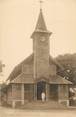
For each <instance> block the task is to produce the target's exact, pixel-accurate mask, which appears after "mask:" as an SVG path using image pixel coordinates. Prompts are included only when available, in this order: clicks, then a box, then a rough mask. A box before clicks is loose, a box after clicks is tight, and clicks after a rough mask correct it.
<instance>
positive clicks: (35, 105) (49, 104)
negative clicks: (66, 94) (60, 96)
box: [17, 101, 67, 110]
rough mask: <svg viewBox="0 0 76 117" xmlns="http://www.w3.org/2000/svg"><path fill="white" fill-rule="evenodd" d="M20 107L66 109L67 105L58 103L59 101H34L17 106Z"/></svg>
mask: <svg viewBox="0 0 76 117" xmlns="http://www.w3.org/2000/svg"><path fill="white" fill-rule="evenodd" d="M17 108H20V109H31V110H49V109H65V108H67V107H66V106H64V105H62V104H60V103H58V102H57V101H47V102H42V101H32V102H27V103H25V105H22V106H17Z"/></svg>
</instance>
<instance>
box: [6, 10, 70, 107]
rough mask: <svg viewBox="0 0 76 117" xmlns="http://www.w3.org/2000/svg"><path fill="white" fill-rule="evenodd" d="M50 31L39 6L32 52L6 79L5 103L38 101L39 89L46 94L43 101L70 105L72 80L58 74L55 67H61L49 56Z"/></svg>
mask: <svg viewBox="0 0 76 117" xmlns="http://www.w3.org/2000/svg"><path fill="white" fill-rule="evenodd" d="M51 34H52V32H50V31H48V30H47V27H46V24H45V21H44V17H43V12H42V9H40V13H39V17H38V21H37V24H36V28H35V30H34V32H33V33H32V35H31V38H32V41H33V53H32V54H31V55H30V56H29V57H27V58H26V59H25V60H24V61H22V62H21V63H20V64H18V65H17V66H16V67H15V68H14V70H13V71H12V73H11V74H10V76H9V78H8V80H7V81H9V83H8V85H7V87H6V95H5V98H4V99H5V100H6V102H7V103H8V104H11V105H13V106H14V105H15V104H16V103H17V102H20V103H21V105H24V104H25V103H26V102H30V101H37V100H41V93H42V92H45V94H46V100H45V101H46V102H47V101H51V100H53V101H57V102H58V103H65V104H66V105H68V104H69V86H70V84H72V83H71V82H70V81H68V80H66V79H64V78H62V77H61V76H59V75H57V69H58V68H60V69H63V67H62V66H61V65H60V64H59V63H58V62H57V61H55V60H54V59H53V58H52V57H51V56H50V39H49V37H50V36H51ZM26 49H27V48H26Z"/></svg>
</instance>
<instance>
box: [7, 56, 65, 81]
mask: <svg viewBox="0 0 76 117" xmlns="http://www.w3.org/2000/svg"><path fill="white" fill-rule="evenodd" d="M31 63H32V64H33V63H34V54H31V55H30V56H29V57H27V58H26V59H24V60H23V61H22V62H21V63H20V64H18V65H17V66H16V67H15V68H14V69H13V71H12V72H11V74H10V75H9V77H8V79H7V80H10V81H11V80H13V79H15V78H16V77H18V76H19V75H20V74H22V65H23V64H31ZM51 63H52V64H55V65H56V66H57V67H59V68H60V69H63V66H61V65H60V64H59V63H58V62H57V61H56V60H55V61H54V59H53V58H52V57H51V56H49V64H50V65H51Z"/></svg>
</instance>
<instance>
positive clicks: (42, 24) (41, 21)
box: [35, 8, 47, 31]
mask: <svg viewBox="0 0 76 117" xmlns="http://www.w3.org/2000/svg"><path fill="white" fill-rule="evenodd" d="M35 31H47V27H46V24H45V21H44V17H43V13H42V9H41V8H40V14H39V17H38V21H37V24H36V28H35Z"/></svg>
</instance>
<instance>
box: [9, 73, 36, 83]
mask: <svg viewBox="0 0 76 117" xmlns="http://www.w3.org/2000/svg"><path fill="white" fill-rule="evenodd" d="M10 83H25V84H29V83H34V78H33V74H25V73H21V74H20V75H18V76H17V77H16V78H15V79H13V80H12V81H11V82H10Z"/></svg>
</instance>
